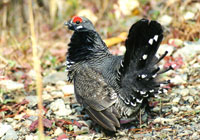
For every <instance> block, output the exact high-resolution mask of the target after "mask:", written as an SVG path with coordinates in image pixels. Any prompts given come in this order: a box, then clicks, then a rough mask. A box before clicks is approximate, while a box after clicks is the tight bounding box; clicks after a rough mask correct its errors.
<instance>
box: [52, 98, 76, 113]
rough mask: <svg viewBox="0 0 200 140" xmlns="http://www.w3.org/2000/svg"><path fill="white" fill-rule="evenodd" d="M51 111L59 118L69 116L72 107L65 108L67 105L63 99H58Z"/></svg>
mask: <svg viewBox="0 0 200 140" xmlns="http://www.w3.org/2000/svg"><path fill="white" fill-rule="evenodd" d="M50 109H51V110H52V111H53V112H54V113H55V114H56V115H57V116H67V115H69V114H71V113H72V110H71V109H70V106H69V105H67V106H65V103H64V101H63V100H62V99H57V100H56V101H54V102H52V103H51V104H50Z"/></svg>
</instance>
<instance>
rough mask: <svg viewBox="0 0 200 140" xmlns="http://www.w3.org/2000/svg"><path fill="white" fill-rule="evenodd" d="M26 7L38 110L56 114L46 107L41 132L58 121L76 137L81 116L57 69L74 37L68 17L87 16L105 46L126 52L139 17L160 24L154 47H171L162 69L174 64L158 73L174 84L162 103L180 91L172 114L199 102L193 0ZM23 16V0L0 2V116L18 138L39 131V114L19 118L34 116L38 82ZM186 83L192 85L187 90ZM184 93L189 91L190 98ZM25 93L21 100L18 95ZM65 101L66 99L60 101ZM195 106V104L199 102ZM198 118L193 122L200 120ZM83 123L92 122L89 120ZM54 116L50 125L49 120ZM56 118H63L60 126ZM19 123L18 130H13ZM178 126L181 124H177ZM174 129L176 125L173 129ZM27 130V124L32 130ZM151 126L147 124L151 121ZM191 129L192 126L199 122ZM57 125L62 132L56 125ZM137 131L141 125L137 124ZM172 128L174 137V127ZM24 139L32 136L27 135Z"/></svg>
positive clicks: (37, 2) (198, 23)
mask: <svg viewBox="0 0 200 140" xmlns="http://www.w3.org/2000/svg"><path fill="white" fill-rule="evenodd" d="M32 8H33V16H34V26H35V29H34V31H35V34H36V38H35V39H36V42H37V46H36V47H37V49H38V54H37V57H38V58H39V60H40V62H41V75H42V78H43V84H44V86H43V95H42V98H43V100H44V104H43V105H44V106H43V108H44V109H46V110H45V111H46V112H47V111H48V113H49V114H51V113H52V112H53V113H54V115H55V116H51V117H49V116H50V115H49V114H48V113H47V114H46V113H45V115H46V116H45V117H46V118H48V119H50V120H48V119H46V120H45V122H44V126H45V128H47V129H48V131H45V133H46V134H49V135H51V134H54V130H57V129H59V127H61V128H62V129H63V130H67V132H69V135H70V136H74V135H75V134H74V133H75V130H78V129H77V127H75V126H76V125H77V126H80V122H81V121H82V120H79V119H80V116H81V114H82V113H80V112H81V111H82V110H81V108H80V107H79V105H77V103H76V100H75V99H74V95H73V92H74V91H73V85H69V83H67V81H66V80H67V75H66V73H65V72H64V69H65V68H64V67H63V63H64V62H65V58H66V52H67V48H68V45H67V44H68V43H69V40H70V37H71V35H72V31H69V30H68V29H67V28H66V27H65V26H64V22H65V21H68V20H69V19H71V18H72V17H73V16H74V15H79V16H86V17H87V18H89V19H90V20H91V21H92V22H93V24H94V25H95V28H96V30H97V31H98V33H99V34H100V35H101V37H102V38H103V40H104V41H105V42H106V44H107V46H108V47H109V49H110V51H111V52H112V53H113V54H116V55H121V54H123V53H124V51H125V47H124V41H125V39H126V36H127V33H128V30H129V28H130V27H131V25H132V24H133V23H135V22H136V21H138V20H139V19H141V18H148V19H151V20H157V21H158V22H160V23H161V24H162V25H163V28H164V40H163V42H162V45H163V46H162V47H160V48H161V50H160V53H163V52H165V50H168V51H169V54H168V56H167V57H166V58H165V60H164V61H163V62H162V63H163V65H164V67H168V66H170V65H171V64H176V67H175V69H176V70H175V71H173V72H169V73H168V74H167V75H164V76H163V78H164V79H171V81H172V82H173V84H172V85H170V87H175V88H174V89H173V91H170V93H173V94H170V96H167V97H165V98H164V99H165V100H167V99H168V98H170V99H169V100H168V101H166V102H169V101H170V103H169V104H170V105H171V104H172V103H179V101H180V100H182V99H181V98H179V97H180V96H179V93H180V94H181V96H182V94H184V95H183V96H184V97H187V99H183V100H184V101H183V103H181V105H180V106H178V107H177V108H178V109H177V108H172V112H173V113H174V112H175V113H176V112H179V108H181V107H185V106H184V105H185V104H186V105H188V104H189V105H191V104H192V105H191V108H195V107H196V106H197V105H199V99H200V98H199V97H200V96H199V95H198V94H199V91H200V88H199V87H200V86H199V83H200V81H199V80H200V77H199V76H200V69H199V68H200V65H199V64H200V40H199V39H200V1H199V0H32ZM29 19H30V14H29V4H28V0H0V119H1V118H2V119H3V120H2V122H6V123H7V122H8V124H9V123H10V124H12V126H13V128H14V130H17V131H18V130H19V134H20V135H21V136H22V137H20V138H24V137H25V135H28V134H29V133H30V131H32V132H33V133H32V134H33V135H37V134H35V130H36V129H37V122H36V121H37V118H36V119H35V120H34V119H32V120H31V121H30V120H29V122H28V124H27V123H26V121H28V120H26V121H21V122H20V121H18V120H24V116H25V118H28V117H32V116H34V115H35V114H37V107H36V104H37V96H35V95H36V89H38V88H36V84H35V81H36V72H35V70H34V68H33V66H34V63H33V53H32V52H33V50H32V41H31V31H30V24H29V23H30V20H29ZM170 87H169V88H170ZM186 87H187V88H189V87H190V88H189V89H185V88H186ZM176 88H177V89H176ZM179 88H180V89H179ZM170 90H171V89H170ZM189 93H191V94H192V96H189ZM32 95H33V96H32ZM195 95H196V96H195ZM176 96H177V97H176ZM64 97H65V98H64ZM175 97H176V98H175ZM24 98H25V99H26V100H23V99H24ZM57 98H59V99H57ZM60 98H61V99H60ZM177 98H178V99H177ZM193 98H194V99H193ZM56 99H57V100H56ZM175 99H176V100H175ZM63 100H65V101H66V102H65V103H64V101H63ZM188 100H189V101H188ZM26 101H28V102H29V104H28V102H26ZM190 101H191V102H190ZM19 102H20V103H19ZM171 102H172V103H171ZM18 103H19V104H18ZM50 103H51V104H50ZM158 103H160V101H158ZM190 103H191V104H190ZM27 104H28V106H27ZM49 104H50V105H49ZM156 104H157V103H156ZM56 105H60V106H61V110H60V111H56V110H55V108H56V107H57V108H58V106H56ZM167 105H168V104H167V103H166V106H167ZM55 106H56V107H55ZM160 106H161V105H160ZM197 107H199V108H200V106H197ZM197 107H196V108H197ZM74 108H75V109H74ZM76 108H77V109H76ZM199 108H198V111H199ZM62 109H63V110H64V111H63V110H62ZM170 109H171V108H170ZM170 109H169V110H170ZM188 110H190V109H188V108H186V109H185V110H183V114H186V113H185V112H184V111H188ZM77 112H78V113H77ZM166 112H169V111H166ZM199 112H200V111H199ZM199 112H198V113H199ZM51 115H52V114H51ZM70 115H71V116H72V117H71V118H70ZM60 116H65V117H66V116H67V117H68V116H69V120H71V119H74V118H75V117H76V120H77V121H80V122H79V123H77V122H76V125H75V126H74V125H73V126H72V123H71V121H67V122H64V121H61V122H59V121H57V120H55V118H57V117H60ZM77 116H78V117H77ZM166 116H167V115H166ZM198 116H199V115H198ZM198 116H197V119H196V120H199V118H198ZM7 118H8V119H10V120H7ZM77 118H78V119H77ZM178 120H179V119H178ZM89 121H90V126H91V120H89ZM14 122H15V123H14ZM52 122H54V124H56V125H54V126H52ZM62 123H63V124H65V126H64V128H63V126H62ZM81 123H83V121H82V122H81ZM16 124H19V125H16ZM1 125H2V124H1V123H0V126H1ZM2 126H3V125H2ZM17 126H19V128H16V127H17ZM21 126H22V127H21ZM58 126H59V127H58ZM83 126H84V125H83ZM88 126H89V125H88ZM182 126H183V125H182V124H180V127H181V128H182ZM4 127H6V126H4ZM4 127H0V128H1V129H0V132H1V131H3V130H2V129H4ZM9 127H10V126H9ZM173 127H174V125H173ZM180 127H177V128H178V129H177V130H179V128H180ZM25 128H26V129H28V128H29V130H30V131H29V130H26V129H25ZM50 128H52V129H50ZM24 129H25V130H24ZM47 129H45V130H47ZM149 129H152V128H151V126H150V128H149ZM194 130H195V132H196V130H199V128H195V129H194ZM58 131H59V132H60V130H58ZM72 131H73V132H74V133H72ZM140 131H145V130H143V129H141V130H140ZM89 132H90V131H89V129H88V133H89ZM134 132H135V131H134ZM171 132H173V135H174V130H173V131H171ZM61 133H62V131H61ZM61 133H58V134H55V135H53V136H52V137H56V136H58V135H60V134H61ZM77 133H80V132H79V131H78V132H77ZM84 133H85V131H84ZM152 134H153V133H152ZM76 135H77V134H76ZM158 135H159V134H158ZM184 135H185V134H184ZM1 136H3V135H1ZM1 136H0V137H1ZM11 136H14V134H12V135H11ZM174 136H176V135H174ZM20 138H19V139H20ZM166 138H168V137H166ZM17 139H18V136H17ZM27 139H28V140H30V138H29V137H28V138H27ZM161 139H162V138H161ZM174 139H176V138H174ZM197 139H198V138H197Z"/></svg>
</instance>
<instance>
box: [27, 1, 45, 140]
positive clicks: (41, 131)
mask: <svg viewBox="0 0 200 140" xmlns="http://www.w3.org/2000/svg"><path fill="white" fill-rule="evenodd" d="M28 2H29V3H28V6H29V22H30V30H31V41H32V50H33V62H34V70H35V72H36V88H37V97H38V108H39V114H38V117H39V123H38V130H39V139H40V140H44V128H43V122H42V121H43V120H42V116H43V115H42V109H43V106H42V76H41V68H40V60H39V59H38V56H37V42H36V36H35V29H34V19H33V9H32V0H29V1H28Z"/></svg>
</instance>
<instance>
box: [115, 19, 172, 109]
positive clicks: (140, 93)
mask: <svg viewBox="0 0 200 140" xmlns="http://www.w3.org/2000/svg"><path fill="white" fill-rule="evenodd" d="M162 39H163V29H162V26H161V25H160V24H159V23H158V22H156V21H149V20H147V19H142V20H140V21H138V22H137V23H135V24H134V25H133V26H132V27H131V29H130V31H129V35H128V38H127V40H126V42H125V46H126V53H125V55H124V59H123V60H122V62H121V66H120V69H119V71H118V81H119V84H120V86H121V88H122V89H123V93H122V95H120V97H121V99H122V100H123V101H124V103H125V104H127V105H130V106H136V105H137V104H141V103H142V102H143V99H146V98H149V97H153V96H154V97H157V96H158V94H160V93H164V92H167V90H166V89H165V88H163V85H164V84H168V83H169V81H164V82H158V80H157V77H158V75H160V74H162V73H164V72H167V71H168V70H170V69H173V68H172V67H169V68H167V69H165V70H161V71H160V68H159V67H157V66H156V64H157V63H159V62H160V61H161V60H162V59H163V58H164V57H165V56H166V55H167V51H166V52H165V53H164V54H163V55H162V56H161V57H160V58H157V57H156V56H155V55H156V52H157V50H158V48H159V45H160V43H161V41H162Z"/></svg>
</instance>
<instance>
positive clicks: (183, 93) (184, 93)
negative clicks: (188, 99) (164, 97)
mask: <svg viewBox="0 0 200 140" xmlns="http://www.w3.org/2000/svg"><path fill="white" fill-rule="evenodd" d="M189 93H190V91H189V89H187V88H185V89H182V90H180V94H181V95H182V96H187V95H189Z"/></svg>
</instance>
